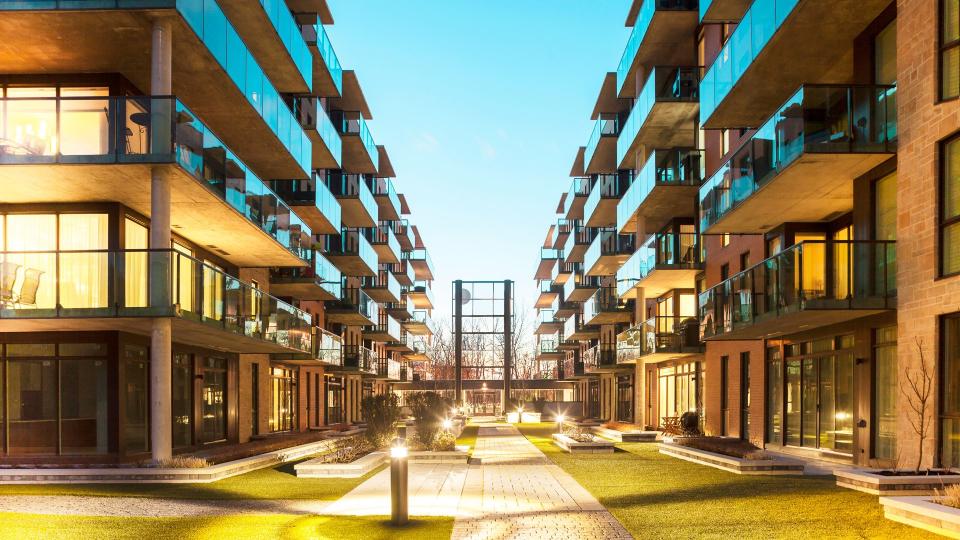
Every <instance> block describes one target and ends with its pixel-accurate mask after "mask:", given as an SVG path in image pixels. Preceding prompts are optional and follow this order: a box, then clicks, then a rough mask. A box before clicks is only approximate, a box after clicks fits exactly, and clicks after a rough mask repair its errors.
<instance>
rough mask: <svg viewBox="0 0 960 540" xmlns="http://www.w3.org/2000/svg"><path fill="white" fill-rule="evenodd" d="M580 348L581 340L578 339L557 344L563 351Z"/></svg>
mask: <svg viewBox="0 0 960 540" xmlns="http://www.w3.org/2000/svg"><path fill="white" fill-rule="evenodd" d="M579 348H580V342H577V341H561V342H560V343H558V344H557V349H559V350H561V351H575V350H577V349H579Z"/></svg>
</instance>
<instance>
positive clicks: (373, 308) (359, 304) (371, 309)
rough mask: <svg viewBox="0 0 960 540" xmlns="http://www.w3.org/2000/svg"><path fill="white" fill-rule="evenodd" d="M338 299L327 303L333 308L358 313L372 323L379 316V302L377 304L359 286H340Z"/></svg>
mask: <svg viewBox="0 0 960 540" xmlns="http://www.w3.org/2000/svg"><path fill="white" fill-rule="evenodd" d="M341 291H342V295H341V296H340V300H338V301H336V302H332V303H331V304H329V305H330V306H331V308H333V309H335V310H344V311H351V312H356V313H359V314H360V315H363V317H364V318H365V319H368V320H369V321H371V323H370V324H374V322H373V321H376V320H377V319H378V318H379V317H380V304H377V303H376V302H374V301H373V299H372V298H370V296H369V295H367V293H366V292H364V291H363V289H361V288H359V287H341Z"/></svg>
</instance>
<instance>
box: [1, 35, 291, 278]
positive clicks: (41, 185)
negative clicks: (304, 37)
mask: <svg viewBox="0 0 960 540" xmlns="http://www.w3.org/2000/svg"><path fill="white" fill-rule="evenodd" d="M2 19H3V17H0V20H2ZM2 24H3V23H2V22H0V25H2ZM151 167H159V168H161V169H163V172H165V173H167V175H168V177H169V179H170V197H171V206H170V223H171V226H172V228H173V229H174V230H175V231H176V232H177V234H180V235H183V236H184V237H186V238H189V239H190V240H191V241H193V242H195V243H197V244H200V245H203V246H205V247H207V248H208V249H211V250H212V251H214V252H216V253H218V254H220V255H222V256H223V257H224V258H226V259H227V260H229V261H230V262H232V263H234V264H236V265H237V266H241V267H243V266H249V267H263V266H306V265H307V263H306V262H304V261H303V260H301V259H300V258H299V257H297V256H296V255H294V254H293V253H291V252H290V251H289V250H288V249H287V248H286V247H284V246H283V245H281V244H280V243H279V242H277V241H276V240H275V239H274V238H272V237H271V236H270V235H269V234H267V233H265V232H264V231H262V230H261V229H260V228H259V227H257V226H256V225H254V224H253V223H252V222H251V221H250V220H248V219H247V218H246V216H243V215H241V214H240V213H239V212H237V211H236V210H234V209H233V208H232V207H231V206H230V205H229V204H227V203H226V202H225V201H224V200H223V199H221V198H220V196H219V195H217V194H215V193H214V192H213V191H211V190H210V189H208V188H207V187H206V186H205V185H203V184H202V183H201V182H200V181H198V180H197V179H196V178H194V177H193V176H190V175H189V174H187V173H186V172H184V171H183V169H181V168H180V167H179V166H178V165H173V164H160V165H147V164H134V163H130V164H103V165H56V164H49V165H47V164H36V165H0V186H2V190H0V191H2V195H0V199H2V201H3V203H5V204H27V203H89V202H90V201H115V202H119V203H122V204H124V205H126V206H128V207H130V208H132V209H133V210H135V211H137V212H139V213H141V214H143V215H144V216H147V217H150V214H151V212H150V186H151V180H150V178H151V172H150V170H151Z"/></svg>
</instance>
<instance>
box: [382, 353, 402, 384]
mask: <svg viewBox="0 0 960 540" xmlns="http://www.w3.org/2000/svg"><path fill="white" fill-rule="evenodd" d="M377 379H380V380H385V381H394V382H399V381H400V362H397V361H396V360H394V359H393V358H388V357H384V356H381V357H380V358H377Z"/></svg>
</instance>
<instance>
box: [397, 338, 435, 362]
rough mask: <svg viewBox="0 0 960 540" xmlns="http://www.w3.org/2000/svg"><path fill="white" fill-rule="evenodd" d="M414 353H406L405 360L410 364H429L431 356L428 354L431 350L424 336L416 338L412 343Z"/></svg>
mask: <svg viewBox="0 0 960 540" xmlns="http://www.w3.org/2000/svg"><path fill="white" fill-rule="evenodd" d="M412 347H413V351H411V352H409V353H405V354H404V355H403V358H404V360H407V361H410V362H429V361H430V356H429V355H428V354H427V352H428V351H429V350H430V349H429V347H427V338H426V337H424V336H414V338H413V343H412Z"/></svg>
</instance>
